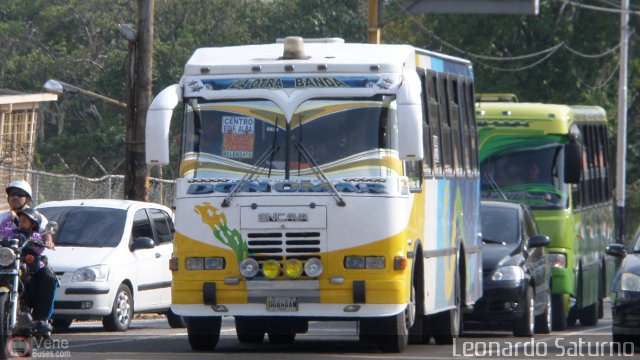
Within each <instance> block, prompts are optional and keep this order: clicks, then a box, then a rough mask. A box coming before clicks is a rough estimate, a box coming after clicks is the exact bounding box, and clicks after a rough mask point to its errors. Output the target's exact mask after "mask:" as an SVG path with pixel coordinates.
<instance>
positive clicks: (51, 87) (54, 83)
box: [42, 79, 127, 109]
mask: <svg viewBox="0 0 640 360" xmlns="http://www.w3.org/2000/svg"><path fill="white" fill-rule="evenodd" d="M42 87H44V90H45V91H47V92H50V93H53V94H57V95H62V94H63V93H65V92H67V93H72V94H73V93H81V94H84V95H88V96H91V97H94V98H96V99H100V100H103V101H106V102H108V103H111V104H113V105H117V106H120V107H122V108H125V109H126V108H127V104H126V103H123V102H120V101H118V100H115V99H112V98H110V97H106V96H104V95H100V94H97V93H94V92H93V91H89V90H85V89H81V88H79V87H77V86H73V85H71V84H67V83H65V82H62V81H59V80H53V79H49V80H47V82H46V83H44V85H43V86H42Z"/></svg>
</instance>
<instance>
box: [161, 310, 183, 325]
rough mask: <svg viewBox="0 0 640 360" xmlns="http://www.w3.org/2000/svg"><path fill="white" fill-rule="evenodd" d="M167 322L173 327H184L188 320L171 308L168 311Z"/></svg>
mask: <svg viewBox="0 0 640 360" xmlns="http://www.w3.org/2000/svg"><path fill="white" fill-rule="evenodd" d="M166 315H167V322H168V323H169V326H170V327H171V328H172V329H184V328H186V327H187V322H186V321H185V320H184V318H183V317H182V316H180V315H177V314H176V313H174V312H173V311H171V309H169V311H167V314H166Z"/></svg>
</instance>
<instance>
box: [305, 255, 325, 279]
mask: <svg viewBox="0 0 640 360" xmlns="http://www.w3.org/2000/svg"><path fill="white" fill-rule="evenodd" d="M322 270H323V268H322V261H320V259H318V258H311V259H309V260H307V261H306V262H305V263H304V272H305V273H306V274H307V276H310V277H318V276H320V274H322Z"/></svg>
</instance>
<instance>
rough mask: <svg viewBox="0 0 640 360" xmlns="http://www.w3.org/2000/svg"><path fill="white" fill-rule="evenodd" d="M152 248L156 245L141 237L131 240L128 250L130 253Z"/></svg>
mask: <svg viewBox="0 0 640 360" xmlns="http://www.w3.org/2000/svg"><path fill="white" fill-rule="evenodd" d="M154 247H156V244H155V243H154V242H153V239H151V238H148V237H144V236H143V237H139V238H135V239H133V243H131V246H130V249H131V251H135V250H138V249H153V248H154Z"/></svg>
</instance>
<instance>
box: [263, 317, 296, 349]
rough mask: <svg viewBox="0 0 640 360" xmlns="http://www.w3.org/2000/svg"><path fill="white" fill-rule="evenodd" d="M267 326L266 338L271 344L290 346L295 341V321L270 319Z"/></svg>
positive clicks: (290, 319)
mask: <svg viewBox="0 0 640 360" xmlns="http://www.w3.org/2000/svg"><path fill="white" fill-rule="evenodd" d="M269 320H270V321H269V324H268V326H267V336H268V337H269V342H270V343H272V344H291V343H293V342H294V340H295V339H296V326H297V324H296V320H295V319H292V318H271V319H269Z"/></svg>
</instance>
